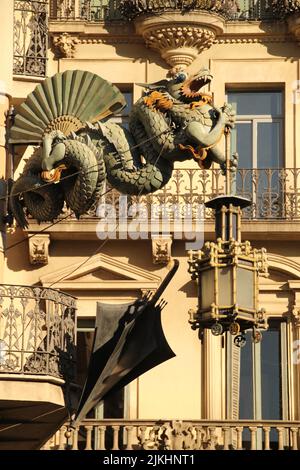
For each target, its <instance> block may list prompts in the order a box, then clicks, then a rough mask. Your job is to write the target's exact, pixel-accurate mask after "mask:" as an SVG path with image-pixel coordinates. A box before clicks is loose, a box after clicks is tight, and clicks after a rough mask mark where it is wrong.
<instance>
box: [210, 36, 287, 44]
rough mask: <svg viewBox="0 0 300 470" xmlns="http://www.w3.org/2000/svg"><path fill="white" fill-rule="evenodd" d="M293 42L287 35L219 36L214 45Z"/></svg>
mask: <svg viewBox="0 0 300 470" xmlns="http://www.w3.org/2000/svg"><path fill="white" fill-rule="evenodd" d="M288 41H289V42H295V40H294V38H293V37H292V36H287V35H280V36H278V35H274V36H269V35H265V34H263V35H249V36H242V37H241V36H227V35H224V36H221V37H219V38H216V39H215V40H214V44H264V43H281V42H282V43H286V42H288Z"/></svg>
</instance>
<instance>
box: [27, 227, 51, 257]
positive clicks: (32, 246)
mask: <svg viewBox="0 0 300 470" xmlns="http://www.w3.org/2000/svg"><path fill="white" fill-rule="evenodd" d="M49 245H50V235H48V234H43V235H35V236H34V237H32V238H29V260H30V263H31V264H48V261H49Z"/></svg>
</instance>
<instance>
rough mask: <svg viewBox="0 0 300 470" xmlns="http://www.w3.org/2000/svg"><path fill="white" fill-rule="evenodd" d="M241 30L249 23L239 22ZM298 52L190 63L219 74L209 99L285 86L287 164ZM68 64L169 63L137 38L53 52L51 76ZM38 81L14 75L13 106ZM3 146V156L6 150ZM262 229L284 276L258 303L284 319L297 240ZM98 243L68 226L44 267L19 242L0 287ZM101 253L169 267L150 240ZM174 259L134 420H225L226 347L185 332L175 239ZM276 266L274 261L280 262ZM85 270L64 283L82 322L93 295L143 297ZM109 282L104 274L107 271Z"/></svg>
mask: <svg viewBox="0 0 300 470" xmlns="http://www.w3.org/2000/svg"><path fill="white" fill-rule="evenodd" d="M237 27H238V26H237ZM240 27H241V28H244V29H245V28H246V26H245V25H243V26H240ZM232 28H234V27H233V26H232ZM249 28H250V27H249ZM250 29H251V28H250ZM243 31H244V30H243ZM2 32H3V30H2V31H1V32H0V38H1V34H2ZM251 32H253V29H252V30H251ZM5 34H8V33H6V32H5ZM7 51H9V49H7ZM11 55H12V52H11V50H10V51H9V52H8V53H7V57H6V58H5V59H4V64H6V65H8V64H11ZM299 55H300V49H299V46H298V45H297V44H296V42H293V41H290V42H282V43H272V42H270V43H264V44H261V43H252V42H250V43H246V44H245V43H243V44H237V43H229V44H215V45H213V46H212V47H211V48H210V49H209V50H207V51H205V52H203V53H202V54H201V55H200V56H199V57H198V58H197V60H196V61H195V62H194V64H192V66H191V68H190V69H191V71H196V70H197V69H198V68H200V67H202V66H203V65H205V66H209V67H210V69H211V71H212V73H213V75H214V77H215V79H214V81H213V83H212V85H211V91H213V92H214V97H215V102H216V103H217V104H220V105H222V104H223V102H224V101H225V93H226V86H243V85H244V86H245V85H252V84H253V86H255V87H265V86H266V85H268V86H271V85H276V86H280V87H282V89H283V90H284V92H285V164H286V167H289V168H293V167H300V148H299V147H300V140H299V139H300V117H299V112H300V107H299V106H300V105H295V104H294V103H293V100H292V96H293V87H294V84H295V81H297V80H299V78H300V66H299ZM9 66H11V65H9ZM1 67H3V63H2V66H1ZM68 69H84V70H89V71H91V72H94V73H97V74H99V75H101V76H103V77H104V78H105V79H107V80H109V81H111V82H114V83H117V84H120V85H124V84H125V85H126V84H132V83H137V82H153V81H157V80H159V79H161V78H164V77H165V75H166V72H167V67H166V64H165V63H164V62H163V61H162V59H161V58H160V57H159V55H158V54H156V53H155V52H152V51H150V50H149V49H147V48H145V47H144V46H143V45H142V44H116V45H112V44H111V45H109V44H101V43H97V44H77V45H76V47H75V54H74V57H73V58H65V59H57V58H56V57H55V56H54V54H53V51H50V52H49V61H48V74H49V75H52V74H54V73H55V72H58V71H60V72H62V71H65V70H68ZM37 83H38V80H22V79H20V77H19V78H18V79H15V80H14V81H13V84H12V91H11V93H12V96H13V99H14V100H15V101H16V102H19V101H20V99H22V98H24V97H25V96H26V95H27V94H28V93H29V92H31V91H32V90H33V89H34V87H35V86H36V84H37ZM141 90H142V89H141V88H140V87H137V86H134V98H135V99H137V98H138V97H139V96H140V94H141ZM5 106H7V104H6V105H5ZM1 116H2V117H1ZM1 119H2V120H1ZM1 123H2V124H3V110H2V114H1V109H0V130H1ZM0 138H1V136H0ZM1 142H2V141H1ZM1 142H0V145H2V144H1ZM1 148H2V150H1ZM1 148H0V152H2V153H1V156H2V154H3V147H1ZM181 165H182V164H181ZM184 165H185V166H186V167H189V166H191V165H193V163H190V162H186V163H185V164H184ZM194 165H195V164H194ZM1 168H2V167H1ZM16 176H17V175H16ZM248 225H249V224H248ZM250 225H251V223H250ZM264 230H265V231H267V227H266V228H265V229H264V227H263V228H262V232H263V234H262V235H261V234H260V236H259V239H260V241H257V242H256V232H255V222H253V227H252V229H251V235H252V240H253V244H254V245H255V246H258V247H259V246H265V247H266V248H267V249H268V251H269V252H271V253H272V254H276V255H280V256H282V257H284V259H285V261H286V267H285V268H284V276H285V277H284V280H277V281H276V280H274V279H272V278H271V279H270V281H268V282H269V284H266V285H264V286H263V287H262V295H261V305H262V306H266V308H267V311H268V313H269V312H270V314H271V315H282V314H284V313H286V312H289V311H290V309H291V305H293V302H294V291H293V289H290V288H288V287H285V288H283V285H287V284H286V283H287V282H288V281H289V280H295V279H296V280H297V279H300V267H299V273H298V277H297V269H296V267H295V266H296V265H297V264H299V266H300V251H299V245H298V242H297V241H293V242H289V241H288V240H289V233H286V232H282V233H281V232H280V230H278V233H277V241H269V242H266V241H265V240H264V239H266V238H267V237H268V235H267V233H266V234H264ZM24 237H26V234H25V233H23V232H22V231H20V230H19V229H17V230H16V231H15V232H14V233H12V234H11V235H10V236H9V240H8V244H9V245H10V244H12V243H16V242H18V241H20V240H22V239H23V238H24ZM58 238H60V239H58ZM82 238H83V237H82ZM261 239H263V240H261ZM99 244H100V242H99V241H95V237H93V239H92V240H87V239H82V240H81V241H80V240H74V239H72V238H71V237H70V235H69V234H68V231H67V230H66V231H65V232H62V233H61V234H60V235H59V237H58V236H55V237H52V238H51V244H50V248H49V250H50V251H49V253H50V255H49V263H48V264H47V265H45V266H32V265H31V264H30V262H29V254H28V243H27V242H25V243H22V244H21V245H19V246H17V247H15V248H13V249H11V250H10V251H9V253H8V256H7V259H6V267H5V271H4V280H5V282H6V283H12V284H29V285H31V284H35V283H39V282H40V280H41V278H43V277H44V276H47V275H48V274H53V276H54V278H55V273H56V272H60V269H63V268H66V267H68V266H70V265H72V264H74V263H77V262H78V263H81V262H84V261H85V260H86V259H87V257H88V256H90V255H91V254H92V253H93V252H94V251H96V250H97V247H99ZM102 252H103V253H105V254H106V255H108V256H110V257H112V258H113V259H116V260H119V261H121V262H122V263H124V264H125V265H126V264H128V263H129V264H131V265H134V266H137V267H139V268H141V269H143V270H145V271H147V272H149V273H151V274H154V275H156V276H159V277H160V278H162V277H163V276H164V275H165V273H166V268H165V267H160V266H156V265H154V264H153V262H152V253H151V241H139V242H131V241H109V242H107V243H106V244H105V246H104V248H103V249H102ZM172 255H173V256H174V257H177V258H178V259H179V260H180V262H181V264H180V268H179V271H178V273H177V274H176V277H175V278H174V280H173V282H172V284H171V285H170V286H169V287H168V289H167V291H166V293H165V294H164V298H165V299H166V300H167V302H168V305H167V307H166V308H165V309H164V311H163V314H162V318H163V327H164V331H165V334H166V337H167V340H168V342H169V344H170V346H171V347H172V349H173V350H174V352H175V353H176V355H177V356H176V358H174V359H172V360H170V361H168V362H167V363H165V364H163V365H160V366H159V367H157V368H155V369H154V370H152V371H151V372H149V373H147V374H145V375H144V376H142V377H141V378H140V379H139V380H138V381H136V382H134V383H133V384H131V385H130V398H129V401H130V407H131V408H130V410H129V415H130V417H131V418H137V417H138V418H151V419H153V418H164V417H172V418H179V419H189V418H191V417H192V418H194V419H196V418H201V417H202V418H211V419H213V418H215V419H221V418H225V416H226V414H225V413H226V412H225V409H226V406H225V352H224V347H223V346H222V343H221V339H220V338H214V337H212V336H211V335H210V333H206V337H205V342H204V346H203V344H202V343H201V342H200V341H199V340H198V338H197V332H193V331H192V330H191V329H190V326H189V324H188V314H187V312H188V310H189V308H190V307H195V306H196V303H197V299H196V286H195V285H193V283H192V282H191V281H190V276H189V275H188V273H187V263H186V252H185V247H184V243H183V242H179V241H178V242H174V244H173V247H172ZM281 261H282V260H281ZM279 264H280V261H279V262H278V263H277V268H278V265H279ZM277 268H276V269H277ZM274 269H275V268H274ZM102 274H103V273H102ZM89 275H90V274H88V273H86V274H85V275H84V276H87V277H86V278H81V279H80V276H79V279H77V282H78V283H79V284H80V283H81V287H80V286H79V287H80V288H79V287H78V283H77V284H76V287H75V288H73V289H72V287H71V288H70V284H72V282H73V281H70V283H69V284H68V287H67V289H66V290H67V291H68V292H70V293H73V294H74V295H76V296H78V298H79V302H78V305H79V310H78V315H79V318H81V317H93V316H94V315H95V312H96V307H95V301H96V300H107V301H112V299H114V298H115V299H116V301H118V302H119V301H120V302H121V301H127V300H128V299H131V298H135V297H136V295H139V294H140V291H141V288H140V287H139V288H138V289H136V290H134V289H132V288H130V290H128V291H126V289H123V290H122V291H119V290H118V288H117V287H115V288H113V287H111V288H110V289H107V284H103V286H102V287H101V275H99V277H97V279H98V281H99V290H97V291H96V290H95V289H94V290H91V288H90V283H91V282H92V280H91V277H89ZM58 278H59V276H58ZM106 280H109V275H108V277H107V279H106ZM111 282H112V286H113V285H115V284H114V279H111ZM53 287H54V288H55V287H57V286H56V285H53ZM291 334H292V333H291ZM297 374H298V375H299V371H298V369H297V370H294V375H293V374H292V373H291V378H290V380H291V387H292V389H293V393H296V392H295V390H297V388H295V387H299V386H298V385H297V380H298V381H299V378H297ZM295 377H296V378H295ZM293 381H294V382H295V383H296V385H295V386H294V382H293ZM292 412H293V413H294V416H296V415H297V413H299V411H297V410H296V411H295V410H293V411H292ZM297 416H298V415H297Z"/></svg>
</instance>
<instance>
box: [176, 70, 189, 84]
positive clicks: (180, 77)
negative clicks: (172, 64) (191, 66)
mask: <svg viewBox="0 0 300 470" xmlns="http://www.w3.org/2000/svg"><path fill="white" fill-rule="evenodd" d="M186 79H187V74H186V73H184V72H180V73H178V74H177V75H176V76H175V82H176V83H182V82H184V81H185V80H186Z"/></svg>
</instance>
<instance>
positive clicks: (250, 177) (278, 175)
mask: <svg viewBox="0 0 300 470" xmlns="http://www.w3.org/2000/svg"><path fill="white" fill-rule="evenodd" d="M236 188H237V193H238V194H239V195H241V196H243V197H246V198H248V199H251V200H252V205H251V206H250V207H249V208H248V209H245V210H244V214H243V217H244V219H246V220H250V221H251V220H253V221H256V220H258V221H259V220H262V219H264V220H271V221H272V220H290V221H293V220H295V221H296V220H300V169H294V168H267V169H239V170H238V172H237V177H236ZM224 193H225V182H224V176H223V175H222V174H221V171H220V170H219V169H210V170H200V169H197V168H196V169H187V168H182V169H177V170H175V171H174V172H173V176H172V179H171V180H170V181H169V183H168V184H167V185H166V186H165V187H164V188H163V189H162V190H161V191H157V192H156V193H153V194H149V195H147V196H140V197H138V196H128V197H126V196H121V195H120V194H119V193H118V192H117V191H115V190H113V191H111V192H109V193H108V194H106V195H105V196H103V197H102V198H101V199H100V200H99V201H98V202H97V204H95V205H94V206H93V207H92V208H91V209H90V211H89V212H88V213H87V214H86V215H84V216H82V217H81V219H80V220H84V219H94V218H95V219H96V218H98V217H100V216H101V217H103V216H102V215H101V214H103V211H105V209H107V210H109V208H113V211H114V212H115V215H116V217H117V218H118V219H120V218H123V219H124V218H126V217H128V218H131V217H132V216H131V214H132V213H133V212H132V211H131V210H130V208H132V206H133V205H136V204H139V205H140V206H139V207H141V208H142V209H144V210H145V213H147V214H148V216H149V217H150V215H151V213H152V214H153V211H155V215H156V216H158V217H164V218H168V219H170V220H174V219H176V218H181V217H188V216H189V214H190V217H191V218H192V219H198V218H204V219H205V220H212V219H213V217H214V216H213V213H212V210H211V209H207V208H205V207H204V206H203V204H204V203H205V202H207V201H209V200H210V199H212V198H213V197H216V196H220V195H223V194H224ZM124 206H125V210H126V213H124ZM126 207H127V209H126ZM135 207H136V206H135ZM121 211H122V212H121ZM126 214H127V215H126Z"/></svg>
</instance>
